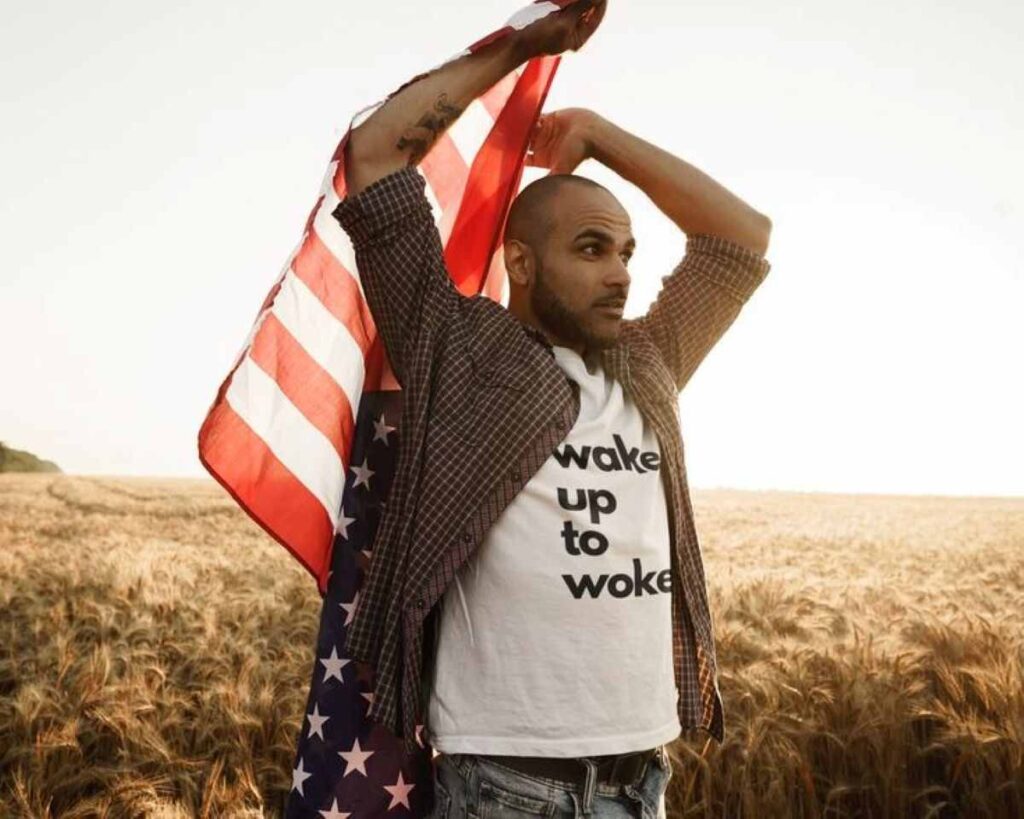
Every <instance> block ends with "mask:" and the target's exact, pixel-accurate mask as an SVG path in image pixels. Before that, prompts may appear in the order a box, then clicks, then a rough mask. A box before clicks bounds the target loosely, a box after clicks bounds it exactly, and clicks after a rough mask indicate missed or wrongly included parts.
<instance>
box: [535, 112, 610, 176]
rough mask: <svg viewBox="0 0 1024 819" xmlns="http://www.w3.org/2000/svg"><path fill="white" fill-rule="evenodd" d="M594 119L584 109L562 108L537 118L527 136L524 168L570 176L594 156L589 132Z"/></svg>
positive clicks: (595, 116)
mask: <svg viewBox="0 0 1024 819" xmlns="http://www.w3.org/2000/svg"><path fill="white" fill-rule="evenodd" d="M597 117H598V115H597V114H595V113H594V112H593V111H590V110H588V109H586V108H562V109H561V110H558V111H551V112H550V113H547V114H541V115H540V117H539V118H538V119H537V124H536V126H534V129H533V133H532V134H531V135H530V146H529V153H527V155H526V164H527V165H533V166H536V167H540V168H549V169H550V171H549V174H552V173H572V172H573V171H574V170H575V169H576V166H577V165H579V164H580V163H581V162H582V161H583V160H584V159H587V158H588V157H591V156H593V155H594V153H593V149H594V145H593V141H592V128H593V126H594V124H595V122H596V120H597Z"/></svg>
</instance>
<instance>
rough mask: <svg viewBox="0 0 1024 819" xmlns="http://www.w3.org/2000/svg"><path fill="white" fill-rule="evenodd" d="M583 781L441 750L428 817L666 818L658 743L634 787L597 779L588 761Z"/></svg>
mask: <svg viewBox="0 0 1024 819" xmlns="http://www.w3.org/2000/svg"><path fill="white" fill-rule="evenodd" d="M585 764H586V767H587V778H586V784H581V785H575V786H574V785H572V784H570V783H568V782H562V781H560V780H557V779H548V778H547V777H543V776H535V775H533V774H525V773H521V772H520V771H516V770H513V769H512V768H507V767H505V766H504V765H501V764H500V763H497V762H492V761H490V760H489V759H488V758H487V757H486V756H478V755H476V754H445V753H442V754H440V755H439V756H437V757H435V759H434V794H435V801H434V810H433V811H432V812H431V814H430V816H429V817H428V819H525V817H527V816H546V817H557V819H579V817H583V816H591V817H594V819H626V817H632V818H633V819H665V816H666V814H665V790H666V789H667V787H668V782H669V779H671V778H672V769H671V767H670V765H669V759H668V752H667V751H666V750H665V746H664V745H662V746H661V747H660V748H659V749H658V753H657V754H655V755H654V757H653V758H652V759H651V761H650V762H648V763H647V767H646V769H645V770H644V772H643V775H642V777H641V778H640V780H639V781H638V782H637V783H636V785H606V784H599V783H598V782H597V781H596V777H595V773H596V769H595V763H594V762H593V761H592V760H589V759H587V760H586V762H585Z"/></svg>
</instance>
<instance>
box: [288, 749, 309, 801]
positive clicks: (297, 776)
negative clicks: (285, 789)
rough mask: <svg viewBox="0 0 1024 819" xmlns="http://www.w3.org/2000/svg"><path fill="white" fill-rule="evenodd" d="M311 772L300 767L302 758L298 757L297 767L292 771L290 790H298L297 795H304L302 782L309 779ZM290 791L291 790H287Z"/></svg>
mask: <svg viewBox="0 0 1024 819" xmlns="http://www.w3.org/2000/svg"><path fill="white" fill-rule="evenodd" d="M312 775H313V774H312V773H306V771H304V770H303V769H302V758H301V757H300V758H299V767H298V768H296V769H295V770H294V771H292V791H298V792H299V796H305V795H306V794H304V793H303V792H302V783H303V782H305V781H306V780H307V779H309V778H310V777H311V776H312ZM289 793H291V791H289Z"/></svg>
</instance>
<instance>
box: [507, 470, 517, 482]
mask: <svg viewBox="0 0 1024 819" xmlns="http://www.w3.org/2000/svg"><path fill="white" fill-rule="evenodd" d="M508 474H509V477H510V478H512V480H514V481H518V480H519V470H518V469H513V470H512V471H511V472H509V473H508Z"/></svg>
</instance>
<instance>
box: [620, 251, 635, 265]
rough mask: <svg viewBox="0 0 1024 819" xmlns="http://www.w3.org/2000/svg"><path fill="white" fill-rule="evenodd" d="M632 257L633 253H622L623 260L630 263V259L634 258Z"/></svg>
mask: <svg viewBox="0 0 1024 819" xmlns="http://www.w3.org/2000/svg"><path fill="white" fill-rule="evenodd" d="M632 258H633V254H632V253H623V254H622V261H624V262H625V263H626V264H629V260H630V259H632Z"/></svg>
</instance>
